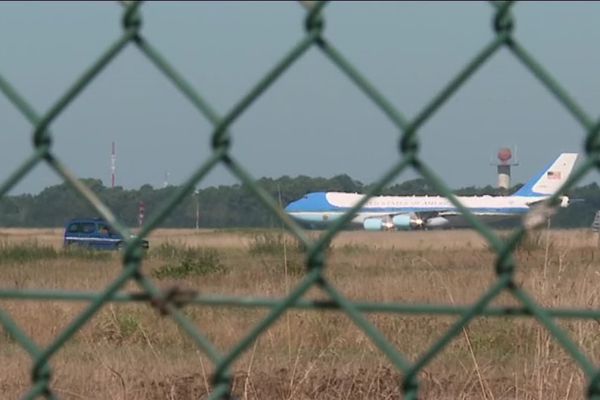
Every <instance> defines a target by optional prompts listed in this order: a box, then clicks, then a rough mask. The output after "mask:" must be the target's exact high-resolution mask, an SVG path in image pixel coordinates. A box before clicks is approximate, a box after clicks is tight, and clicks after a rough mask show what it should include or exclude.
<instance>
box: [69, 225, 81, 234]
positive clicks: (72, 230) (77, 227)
mask: <svg viewBox="0 0 600 400" xmlns="http://www.w3.org/2000/svg"><path fill="white" fill-rule="evenodd" d="M67 231H68V232H69V233H77V232H80V231H81V225H80V224H71V225H69V228H68V229H67Z"/></svg>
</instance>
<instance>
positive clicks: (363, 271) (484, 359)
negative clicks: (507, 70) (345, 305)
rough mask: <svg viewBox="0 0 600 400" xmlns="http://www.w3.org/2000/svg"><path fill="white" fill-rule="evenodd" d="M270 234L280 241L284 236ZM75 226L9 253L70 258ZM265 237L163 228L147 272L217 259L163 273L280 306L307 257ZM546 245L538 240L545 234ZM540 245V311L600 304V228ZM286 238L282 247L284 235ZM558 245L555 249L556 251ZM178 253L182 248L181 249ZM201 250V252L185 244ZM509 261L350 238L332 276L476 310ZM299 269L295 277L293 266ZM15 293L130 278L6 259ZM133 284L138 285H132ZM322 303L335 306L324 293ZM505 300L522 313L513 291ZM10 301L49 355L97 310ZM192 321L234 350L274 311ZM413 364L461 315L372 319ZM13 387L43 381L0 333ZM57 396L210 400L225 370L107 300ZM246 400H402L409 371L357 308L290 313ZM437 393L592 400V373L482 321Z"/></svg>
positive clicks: (164, 325) (573, 328)
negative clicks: (68, 233) (363, 328)
mask: <svg viewBox="0 0 600 400" xmlns="http://www.w3.org/2000/svg"><path fill="white" fill-rule="evenodd" d="M268 234H269V235H276V233H273V232H270V233H268ZM60 235H61V233H60V230H47V229H45V230H23V229H19V230H17V229H11V230H8V229H6V230H2V231H0V240H2V241H3V242H4V243H7V244H8V245H10V244H14V243H20V242H28V241H31V240H32V239H35V240H36V242H37V243H38V244H39V245H50V246H55V247H56V248H57V249H58V248H60V243H61V237H60ZM257 235H260V232H257V231H252V230H247V231H207V230H201V231H193V230H157V231H156V232H154V233H153V234H152V236H151V237H150V241H151V251H150V252H149V253H148V254H147V257H146V259H145V261H144V264H143V269H144V271H145V272H147V273H149V274H150V273H151V272H152V271H154V270H156V269H158V268H160V267H162V266H163V265H164V264H165V263H177V262H179V261H180V260H179V259H178V258H177V255H176V254H175V255H174V256H173V257H174V258H169V257H170V256H167V255H166V253H168V252H163V253H161V252H160V250H159V249H160V248H161V244H168V245H169V246H170V247H169V249H175V253H177V252H179V253H182V254H183V253H186V252H187V253H186V254H194V253H193V251H195V250H194V249H198V248H200V249H204V250H206V249H213V250H214V251H216V252H217V254H218V257H219V260H220V263H221V264H223V266H224V269H219V270H215V271H216V272H211V271H213V270H210V269H209V270H206V271H208V272H207V273H205V272H202V271H205V270H199V273H198V274H197V275H190V276H187V277H185V278H182V279H180V280H177V279H168V278H167V279H163V280H159V281H157V284H158V285H160V286H165V287H166V286H170V285H172V284H173V283H177V284H179V285H181V286H183V287H186V288H193V289H195V290H198V291H200V292H201V293H203V294H211V293H213V294H228V295H244V296H246V295H248V296H261V297H263V296H267V297H280V296H282V295H284V294H285V292H286V290H287V289H286V287H287V286H286V281H288V285H289V287H293V286H294V284H296V283H297V282H298V281H299V280H300V279H301V278H302V272H303V270H302V268H303V255H302V254H300V253H299V252H298V250H297V247H295V246H293V245H291V244H290V245H289V246H288V248H287V252H286V258H285V260H286V262H287V265H285V263H284V255H283V248H280V247H277V246H274V248H272V249H269V248H261V249H258V250H257V248H254V247H253V246H254V245H255V244H256V238H257ZM534 239H536V238H534ZM537 239H539V240H538V241H537V242H536V241H535V240H530V241H529V242H528V243H527V244H526V245H524V246H522V247H521V248H520V249H519V251H518V252H517V254H516V256H517V259H518V262H519V270H518V274H517V277H516V280H517V282H518V283H519V284H520V285H521V286H522V287H524V288H525V289H526V290H527V291H528V292H529V293H531V294H532V296H534V297H535V298H536V299H537V300H538V301H539V302H540V303H541V304H543V305H545V306H552V307H580V308H595V309H598V308H599V307H600V304H599V298H598V290H597V288H598V284H599V283H600V269H599V266H600V265H599V258H600V251H599V250H598V249H597V248H596V247H595V246H596V238H594V237H593V236H592V235H591V234H590V233H588V232H586V231H552V232H551V234H550V236H549V237H548V238H547V239H548V240H549V241H548V242H546V236H544V235H542V236H541V237H539V238H537ZM274 243H275V244H276V245H277V243H281V241H277V240H275V241H274ZM546 243H548V248H547V249H546ZM178 249H179V250H178ZM186 249H187V250H186ZM494 258H495V257H494V255H493V254H491V253H490V252H489V251H488V249H487V245H486V244H485V242H484V241H483V240H482V239H481V238H480V237H479V236H478V235H477V234H476V233H475V232H473V231H468V230H464V231H462V230H460V231H435V232H398V233H367V232H360V231H356V232H343V233H342V234H340V235H339V236H338V237H337V238H336V239H335V241H334V242H333V244H332V249H331V250H330V253H329V263H328V269H327V277H328V278H329V279H330V280H331V282H333V283H334V284H335V286H336V287H337V288H338V289H339V290H340V292H342V293H343V294H344V295H345V296H347V297H349V298H351V299H353V300H363V301H371V302H403V303H416V302H419V303H443V304H460V305H464V304H470V303H473V302H474V301H475V300H476V299H477V298H478V297H479V296H480V295H481V294H482V293H483V292H484V291H485V290H486V288H488V287H489V286H490V284H491V283H493V282H494V279H495V276H494V268H493V263H494ZM286 266H287V270H288V272H289V274H288V275H287V276H286V275H285V273H284V271H285V269H286ZM1 267H2V271H3V273H2V275H1V276H0V285H1V287H3V288H11V287H18V288H47V289H68V290H85V291H99V290H101V289H102V288H104V287H106V286H107V285H108V284H109V283H110V282H111V281H112V280H114V279H115V278H116V277H117V276H118V275H119V273H120V271H121V268H122V267H121V265H120V258H119V256H118V254H114V255H112V256H111V257H109V258H108V259H105V260H102V259H98V260H96V259H95V260H85V259H74V258H60V257H59V258H55V259H43V258H42V259H39V260H34V261H32V262H28V263H26V264H22V263H11V262H4V263H2V265H1ZM128 289H131V290H137V288H136V287H135V286H134V285H133V284H130V285H128ZM307 297H310V298H323V294H322V293H320V292H319V291H318V290H316V289H315V290H312V291H311V292H310V293H309V294H308V295H307ZM496 304H514V301H513V300H512V299H510V298H508V296H502V297H501V298H500V299H498V300H497V301H496ZM0 307H1V308H2V309H3V310H5V311H7V312H8V313H9V314H10V315H11V316H12V317H13V318H14V319H15V321H17V323H18V324H19V326H20V327H21V328H22V329H23V330H24V331H25V332H26V333H27V334H28V335H29V336H30V337H32V338H33V339H34V340H35V342H36V343H38V344H40V345H48V344H49V343H51V342H52V340H53V339H54V338H55V337H56V336H57V335H58V334H59V333H60V332H61V331H62V330H63V329H64V328H65V327H66V326H67V325H68V324H69V322H70V321H72V320H73V318H75V317H76V315H77V314H78V313H80V312H81V311H82V310H83V309H84V307H85V304H84V303H73V302H34V301H12V300H3V301H1V302H0ZM184 313H185V314H186V315H187V316H188V317H189V318H190V319H191V320H193V321H194V322H195V324H196V326H197V327H198V329H199V330H201V331H202V332H203V333H204V334H205V335H206V337H207V338H208V339H209V340H211V342H213V343H214V344H215V346H216V347H217V348H219V349H221V350H223V351H225V350H227V349H230V348H232V347H233V346H235V344H236V343H237V342H238V341H239V340H240V339H241V338H242V337H243V336H244V335H245V334H247V333H248V332H249V331H250V330H251V329H252V327H253V326H255V325H256V324H257V322H258V321H259V320H260V319H261V318H263V317H264V316H265V315H266V313H267V311H266V310H256V309H239V308H237V309H234V308H218V307H206V306H202V307H194V306H189V307H186V308H185V309H184ZM368 319H369V320H370V321H371V322H372V323H373V324H375V325H376V326H377V327H378V328H379V329H380V330H381V331H382V332H383V333H384V334H385V335H386V337H387V338H388V339H389V340H390V341H391V342H392V343H393V344H394V345H395V346H396V348H397V349H398V350H399V351H400V352H401V353H402V354H403V355H405V357H406V358H407V359H409V360H411V361H414V360H416V359H417V358H418V357H419V356H420V355H422V354H423V353H424V352H425V351H426V350H427V349H428V347H429V346H431V345H432V344H433V343H434V342H435V341H436V340H438V339H439V338H440V337H441V335H442V334H443V332H444V331H445V330H447V329H448V328H449V327H450V325H451V324H452V323H453V322H454V321H455V319H456V318H455V317H449V316H432V315H421V316H413V315H394V314H382V313H380V314H370V315H368ZM560 325H561V327H563V328H564V329H565V330H567V331H568V332H569V333H570V335H571V337H572V339H573V340H574V341H575V342H576V343H577V344H578V345H579V346H580V348H581V349H583V350H584V351H585V352H586V354H587V355H588V357H590V359H591V360H592V361H593V362H596V363H597V362H598V361H599V355H600V342H598V340H597V337H598V334H599V333H600V330H599V329H598V324H597V322H595V321H583V320H563V321H560ZM0 359H1V360H2V361H3V362H1V363H0V392H1V393H2V394H3V395H2V398H6V399H16V398H20V397H21V396H22V395H23V394H24V393H25V392H26V391H27V390H28V388H30V387H31V382H30V369H31V360H30V359H29V357H28V356H27V355H26V354H25V352H24V351H23V350H22V349H21V348H20V347H19V346H18V345H17V344H16V343H15V342H14V340H13V339H11V338H10V337H9V336H8V335H7V334H6V333H4V332H2V330H1V329H0ZM51 365H52V368H53V380H52V388H53V389H54V390H55V391H56V392H57V394H58V395H59V396H60V397H61V398H65V399H121V400H138V399H157V400H158V399H192V398H193V399H199V398H200V399H204V398H207V391H208V389H209V387H210V374H211V371H212V365H211V364H210V362H209V361H208V360H207V359H206V357H204V356H203V355H202V354H201V352H200V351H199V350H197V347H196V346H195V345H194V344H193V343H192V341H191V340H190V339H189V338H188V337H186V336H185V335H184V334H183V333H182V330H181V328H179V327H178V326H177V325H176V324H175V323H174V322H172V320H170V319H169V318H168V317H167V318H165V317H161V316H160V315H159V314H158V313H157V312H156V311H155V310H154V309H152V308H150V307H149V306H148V305H146V304H110V305H106V306H105V307H104V308H103V309H102V310H101V311H100V312H99V313H98V314H97V315H96V316H95V317H94V318H93V319H92V320H90V321H89V322H88V323H87V324H86V325H85V326H84V328H83V329H82V330H81V331H80V332H78V333H77V334H76V335H75V336H74V337H73V338H72V339H71V340H70V341H69V342H68V344H67V345H66V346H64V348H62V349H61V350H60V351H59V352H58V353H57V354H56V355H55V356H53V357H52V359H51ZM234 369H235V376H234V393H235V394H236V396H238V397H239V398H240V399H328V400H329V399H331V400H334V399H336V400H337V399H399V398H401V397H402V396H401V390H400V383H401V379H402V377H401V375H400V374H399V373H398V372H397V371H396V370H395V369H394V368H393V367H392V366H391V365H390V363H389V362H388V360H387V358H386V357H385V356H384V355H383V354H381V352H379V351H378V350H377V348H376V347H375V346H374V345H373V344H372V343H371V342H370V340H369V339H368V338H366V336H365V335H364V334H363V333H361V332H360V330H359V329H357V328H356V327H355V326H354V325H353V324H352V323H351V321H350V320H349V319H348V318H347V317H346V316H344V315H343V314H342V313H339V312H335V311H326V312H314V311H291V312H289V313H287V314H286V316H285V317H283V318H281V319H280V320H279V321H278V322H277V323H276V324H275V325H274V326H272V327H271V328H270V329H269V330H268V331H267V332H266V333H265V334H263V335H262V336H261V337H260V338H259V340H258V341H256V342H255V344H254V346H253V347H251V348H250V350H249V351H247V352H246V353H244V355H243V356H242V357H241V358H240V359H239V360H238V361H237V362H236V363H235V366H234ZM419 378H420V390H421V391H420V393H421V397H422V398H427V399H517V398H518V399H538V400H541V399H551V400H552V399H577V398H583V397H584V393H585V390H586V388H585V379H584V376H583V374H582V372H581V370H580V369H579V368H578V367H577V366H576V365H575V363H574V362H573V361H572V360H571V359H570V358H569V356H568V355H567V354H566V353H565V352H564V351H563V350H562V349H561V348H560V346H559V345H558V343H556V341H554V340H553V339H552V338H551V336H549V335H548V333H547V332H546V331H545V330H544V329H542V328H541V327H540V326H539V324H538V323H536V322H535V321H533V320H531V319H527V318H515V319H509V318H478V319H476V320H475V321H473V322H472V323H471V324H470V325H469V326H468V328H467V329H465V330H464V331H463V332H462V333H461V334H460V335H459V336H457V337H456V338H455V339H454V340H453V341H452V342H451V343H450V344H449V345H448V346H447V347H446V348H445V349H444V351H443V352H441V353H440V354H439V355H438V356H437V357H436V358H435V359H434V360H433V362H432V363H430V364H428V365H427V366H426V368H425V369H424V371H423V372H422V373H421V374H420V375H419Z"/></svg>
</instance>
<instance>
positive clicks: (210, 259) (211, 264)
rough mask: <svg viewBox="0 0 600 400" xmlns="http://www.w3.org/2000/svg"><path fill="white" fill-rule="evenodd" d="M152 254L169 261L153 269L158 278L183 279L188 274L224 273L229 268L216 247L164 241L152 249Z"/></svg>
mask: <svg viewBox="0 0 600 400" xmlns="http://www.w3.org/2000/svg"><path fill="white" fill-rule="evenodd" d="M151 256H152V257H156V258H160V259H161V260H166V261H168V263H167V264H163V265H162V266H161V267H159V268H157V269H155V270H153V271H152V276H153V277H155V278H156V279H167V278H173V279H182V278H186V277H188V276H203V275H209V274H215V273H223V272H226V270H227V269H226V267H225V265H223V263H222V262H221V258H220V256H219V253H218V252H217V251H216V250H214V249H203V248H194V247H189V246H176V245H173V244H171V243H163V244H161V245H160V246H159V247H158V248H156V249H155V250H153V251H152V253H151Z"/></svg>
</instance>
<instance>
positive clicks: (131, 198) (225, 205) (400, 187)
mask: <svg viewBox="0 0 600 400" xmlns="http://www.w3.org/2000/svg"><path fill="white" fill-rule="evenodd" d="M82 182H83V183H85V184H86V185H87V186H88V187H89V188H90V189H91V190H92V191H94V193H96V194H97V195H98V197H99V198H100V199H101V200H102V201H103V202H104V203H105V204H106V205H108V207H110V209H111V210H113V212H114V213H115V214H116V216H117V217H118V218H119V219H120V220H121V221H123V222H124V223H125V224H126V225H128V226H131V227H135V226H137V225H138V207H139V203H140V202H143V203H144V207H145V217H146V219H147V218H148V217H149V216H151V215H152V214H153V213H154V212H157V211H158V209H159V208H160V207H161V205H163V204H165V203H166V202H167V200H168V199H169V198H170V197H171V196H173V195H174V193H175V192H177V191H178V190H180V189H181V188H180V187H178V186H167V187H164V188H154V187H152V186H150V185H143V186H141V187H140V188H139V189H124V188H123V187H120V186H117V187H115V188H109V187H106V186H104V185H103V184H102V181H101V180H99V179H82ZM257 184H258V185H260V186H261V187H262V188H263V189H264V190H266V191H267V192H268V193H269V194H270V195H271V196H273V198H275V199H276V200H277V201H278V202H280V203H281V205H282V206H283V207H285V206H286V205H287V204H288V203H289V202H291V201H293V200H296V199H298V198H300V197H302V196H303V195H304V194H306V193H308V192H316V191H343V192H357V193H365V192H366V191H368V190H370V189H371V188H372V185H371V184H363V183H362V182H360V181H357V180H354V179H352V178H351V177H349V176H348V175H338V176H334V177H332V178H312V177H308V176H298V177H294V178H292V177H289V176H282V177H280V178H277V179H272V178H262V179H259V180H258V181H257ZM521 186H522V185H520V184H519V185H516V186H515V187H513V188H511V189H510V190H508V191H506V192H504V191H502V190H500V189H497V188H494V187H492V186H485V187H475V186H471V187H465V188H460V189H458V190H455V191H454V193H455V194H457V195H465V196H466V195H486V194H488V195H501V194H510V193H513V192H514V191H516V190H518V188H519V187H521ZM378 194H382V195H436V194H437V193H436V191H435V190H434V189H433V188H432V187H431V186H430V185H429V184H428V183H427V182H426V181H425V180H424V179H421V178H419V179H413V180H409V181H406V182H403V183H398V184H394V185H391V186H389V187H387V188H385V189H384V190H382V191H381V192H380V193H378ZM568 195H569V197H570V198H571V199H579V200H581V201H578V202H576V203H574V204H571V205H570V206H569V207H568V208H566V209H561V210H560V212H559V213H558V214H557V215H556V216H555V217H554V218H553V220H552V224H553V226H555V227H563V228H575V227H589V226H590V225H591V223H592V221H593V218H594V215H595V213H596V211H597V210H599V209H600V187H599V186H598V185H597V184H596V183H591V184H589V185H586V186H581V187H577V188H575V189H573V190H571V191H570V192H569V193H568ZM197 207H198V209H199V226H200V227H202V228H232V227H277V226H280V223H279V222H278V221H277V219H276V218H275V217H274V216H272V215H271V214H270V213H269V212H268V211H267V209H266V208H265V207H264V206H263V205H262V204H261V203H260V202H259V201H258V199H257V198H256V196H254V195H253V194H252V193H251V191H250V190H249V189H248V188H247V187H246V186H245V185H243V184H234V185H222V186H212V187H208V188H205V189H199V190H197V191H196V192H192V193H190V194H188V195H187V196H185V198H184V199H183V201H182V202H181V203H179V204H178V205H177V206H176V207H175V208H174V209H173V210H172V211H171V213H170V214H169V216H168V217H167V218H166V219H165V220H164V222H163V223H162V224H161V226H162V227H169V228H192V227H195V224H196V208H197ZM95 216H97V213H96V212H95V211H94V210H93V208H92V207H91V206H90V205H89V204H87V202H86V201H84V200H83V198H82V197H80V196H79V195H77V194H76V192H75V191H74V190H73V189H72V188H71V187H70V186H69V185H67V184H66V183H62V184H60V185H54V186H50V187H47V188H45V189H44V190H42V191H41V192H40V193H39V194H36V195H32V194H21V195H14V196H5V197H3V198H2V199H0V226H2V227H60V226H64V224H65V223H66V222H67V221H68V220H69V219H71V218H76V217H95Z"/></svg>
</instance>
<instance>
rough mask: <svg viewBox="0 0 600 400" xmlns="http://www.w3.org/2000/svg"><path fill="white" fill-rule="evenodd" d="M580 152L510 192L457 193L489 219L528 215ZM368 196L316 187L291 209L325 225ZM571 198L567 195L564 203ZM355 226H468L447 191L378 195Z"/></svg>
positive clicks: (314, 224) (305, 220)
mask: <svg viewBox="0 0 600 400" xmlns="http://www.w3.org/2000/svg"><path fill="white" fill-rule="evenodd" d="M577 157H578V154H577V153H562V154H560V155H559V156H558V157H557V158H556V159H555V160H554V161H553V162H551V163H550V164H549V165H548V166H547V167H546V168H544V170H543V171H542V172H540V173H539V174H537V175H536V176H534V177H533V178H532V179H531V180H529V181H528V182H527V183H526V184H525V185H524V186H523V187H521V188H520V189H519V190H517V191H516V192H515V193H514V194H512V195H510V196H488V195H486V196H456V198H457V199H458V201H459V202H460V203H461V204H462V205H463V206H464V207H465V208H467V209H469V211H471V212H472V213H473V214H474V215H475V216H476V217H477V218H479V219H480V220H482V221H483V222H489V223H495V222H499V221H506V220H510V219H515V218H519V217H521V216H523V215H524V214H526V213H527V212H528V211H529V210H531V209H532V207H535V206H536V205H538V204H540V203H541V202H543V201H544V200H545V199H547V198H548V197H550V196H551V195H553V194H554V193H555V192H556V191H557V190H558V189H559V188H560V186H561V185H562V184H563V183H564V182H565V181H566V180H567V178H568V177H569V175H570V174H571V171H572V170H573V166H574V165H575V162H576V161H577ZM363 197H364V195H363V194H359V193H345V192H313V193H308V194H306V195H305V196H304V197H302V198H301V199H299V200H296V201H293V202H291V203H289V204H288V206H287V207H286V208H285V212H286V213H287V214H288V215H289V216H291V217H292V218H293V219H294V220H296V221H297V222H299V223H300V224H301V225H303V226H305V227H308V228H313V229H320V228H326V227H327V226H328V225H330V224H331V223H332V222H333V221H335V220H336V219H338V218H340V217H341V216H342V215H344V213H345V212H346V211H348V210H350V208H351V207H352V206H354V205H355V204H356V203H357V202H359V201H360V200H361V199H362V198H363ZM568 205H569V198H568V197H567V196H561V203H560V206H561V207H567V206H568ZM351 225H352V226H354V227H361V226H362V228H364V229H365V230H368V231H383V230H412V229H435V228H438V229H439V228H450V227H455V228H459V227H468V226H469V225H468V224H467V222H466V221H465V219H464V218H463V217H462V216H461V213H460V211H459V210H458V209H457V208H456V207H455V206H454V204H452V203H451V202H450V201H449V200H448V199H447V198H445V197H441V196H374V197H372V198H370V199H369V200H368V201H367V202H366V203H365V204H364V205H363V207H362V208H361V209H360V210H359V211H358V212H357V213H356V214H355V215H354V217H353V218H352V221H351Z"/></svg>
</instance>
